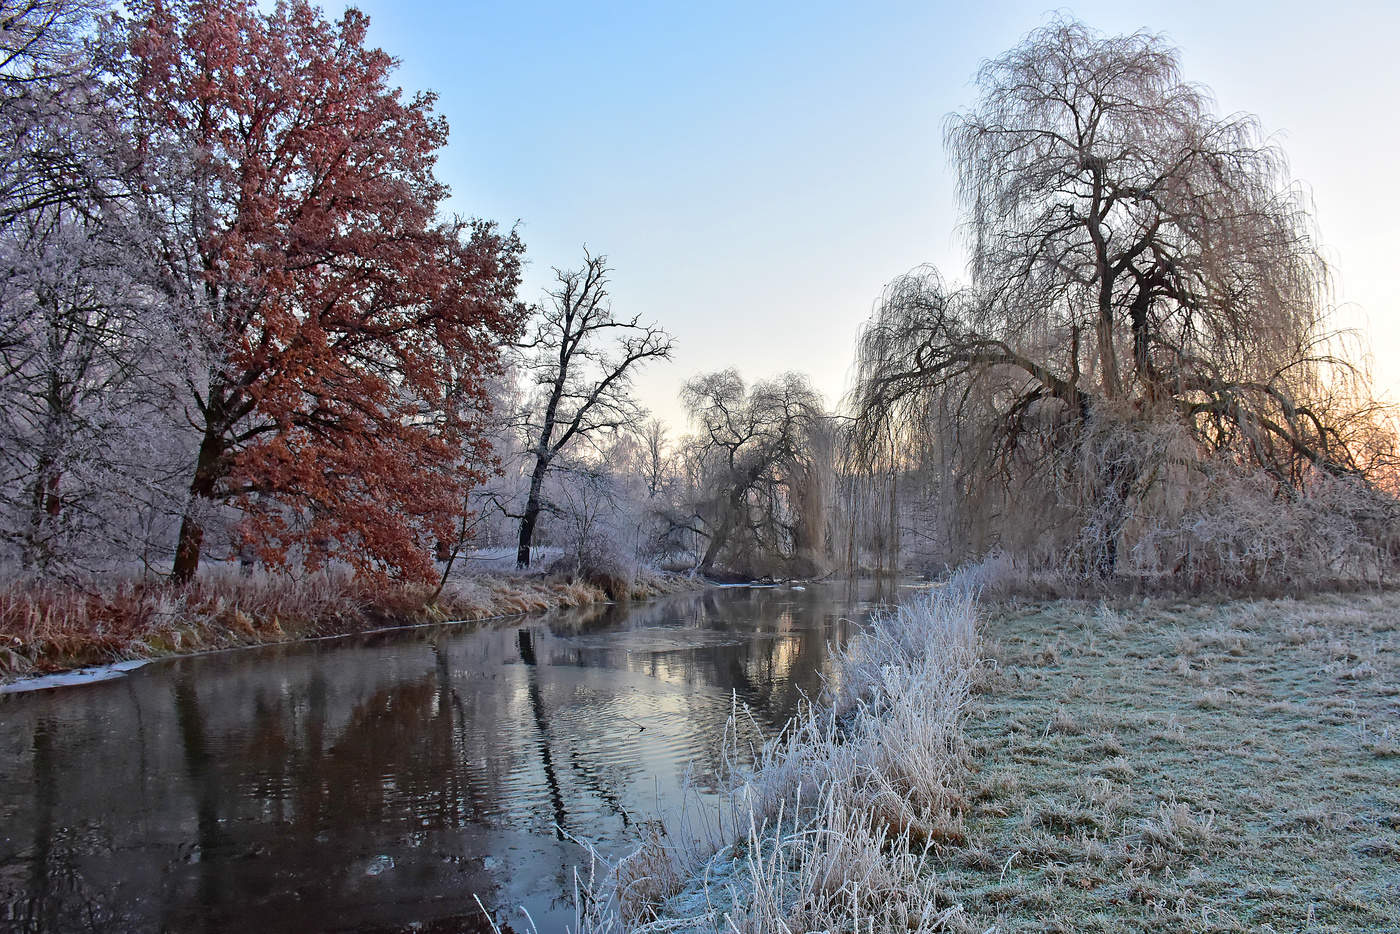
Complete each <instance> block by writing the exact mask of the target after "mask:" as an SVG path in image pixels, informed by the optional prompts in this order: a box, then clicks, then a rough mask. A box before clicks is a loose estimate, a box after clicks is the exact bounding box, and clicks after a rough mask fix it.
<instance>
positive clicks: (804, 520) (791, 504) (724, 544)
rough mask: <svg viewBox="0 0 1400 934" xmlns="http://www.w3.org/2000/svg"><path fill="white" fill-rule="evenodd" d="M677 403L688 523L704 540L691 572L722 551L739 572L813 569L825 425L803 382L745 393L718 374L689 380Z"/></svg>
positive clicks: (796, 378)
mask: <svg viewBox="0 0 1400 934" xmlns="http://www.w3.org/2000/svg"><path fill="white" fill-rule="evenodd" d="M681 401H682V403H684V405H685V407H686V409H687V410H688V411H689V412H690V417H691V422H692V424H693V425H694V427H695V430H696V433H695V436H694V437H693V438H691V439H690V442H689V446H690V450H691V453H692V456H693V457H694V458H695V459H696V464H695V472H696V473H697V474H698V480H699V484H700V495H699V499H698V501H697V502H696V503H694V504H693V506H694V518H695V520H696V521H697V522H698V523H699V525H700V528H699V529H698V531H700V532H701V534H702V535H703V536H704V537H705V538H706V539H707V545H706V548H705V551H704V554H703V556H702V557H701V560H700V567H701V568H702V569H704V570H709V569H710V568H712V567H713V566H714V564H715V562H716V560H717V559H719V558H720V556H721V555H722V554H723V552H724V551H725V549H726V548H729V547H731V546H734V547H736V548H737V549H738V552H740V553H741V555H742V558H743V561H744V562H746V563H751V562H753V561H755V560H758V559H761V558H764V557H767V558H770V559H771V558H774V557H782V558H791V557H799V556H801V557H803V558H805V559H807V560H819V559H820V554H821V552H822V551H823V550H824V549H823V547H822V545H821V542H820V537H821V534H822V533H821V529H822V527H823V526H822V524H823V523H824V521H825V516H824V506H823V504H822V503H821V487H822V484H821V473H822V471H823V470H824V469H825V467H826V465H825V464H823V463H822V458H821V457H820V454H821V453H822V445H821V443H820V442H821V439H822V435H823V430H824V427H825V418H824V416H823V412H822V405H821V398H820V396H819V395H818V394H817V392H816V391H815V390H814V389H813V388H812V387H811V384H810V383H808V381H807V379H806V377H804V376H801V375H799V374H796V373H784V374H782V375H781V376H779V377H777V378H775V379H773V380H770V381H767V382H760V383H756V384H755V385H754V386H753V387H752V388H750V387H747V386H745V385H744V381H743V379H741V378H740V376H739V374H738V373H737V372H736V371H734V370H732V369H730V370H721V371H719V372H717V373H706V374H701V375H699V376H697V377H695V378H693V379H691V380H689V381H688V382H687V383H686V384H685V387H684V388H683V389H682V390H681ZM745 569H746V570H750V571H752V570H754V568H752V567H746V568H745Z"/></svg>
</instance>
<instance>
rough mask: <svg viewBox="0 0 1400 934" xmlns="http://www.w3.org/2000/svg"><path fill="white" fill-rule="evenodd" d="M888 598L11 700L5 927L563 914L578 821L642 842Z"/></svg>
mask: <svg viewBox="0 0 1400 934" xmlns="http://www.w3.org/2000/svg"><path fill="white" fill-rule="evenodd" d="M870 596H871V595H870V594H869V593H865V594H860V593H856V594H847V593H845V592H843V591H842V590H840V589H839V588H836V587H826V588H811V589H809V590H807V591H794V590H785V589H773V590H724V591H711V592H707V593H704V594H699V595H690V596H683V597H678V598H672V599H669V600H665V601H659V602H656V603H651V604H646V605H642V606H639V607H635V608H630V609H629V608H625V607H614V606H607V607H598V608H593V609H591V610H587V611H580V612H574V613H568V614H556V615H552V616H546V617H539V618H535V619H531V620H528V621H525V622H523V623H522V622H519V621H517V622H515V623H513V624H510V625H503V626H499V627H496V628H487V629H476V630H472V629H470V628H468V627H462V626H456V627H454V626H439V627H427V628H422V629H415V630H409V631H403V632H396V633H376V634H370V635H366V636H362V637H357V638H350V639H341V640H332V641H324V642H316V643H309V644H303V645H299V646H282V647H272V648H268V649H259V650H253V651H245V652H232V653H224V654H218V655H207V656H201V657H196V658H188V659H178V660H172V661H170V662H166V663H162V664H157V665H151V666H148V667H147V668H144V669H141V670H140V671H138V672H135V673H133V674H132V675H131V676H130V677H128V678H125V679H122V680H118V681H111V682H104V683H101V684H95V685H92V686H89V687H86V688H82V689H69V690H65V691H55V692H47V693H44V694H31V695H8V696H5V697H3V698H0V719H2V720H3V723H4V730H3V731H2V733H0V927H3V928H5V929H13V930H17V931H55V930H65V931H67V930H73V931H82V930H123V931H125V930H151V931H155V930H178V931H223V930H247V929H252V930H264V931H306V930H347V931H360V932H369V931H399V930H409V929H412V930H441V931H447V930H474V929H478V928H479V927H480V925H481V923H482V921H483V919H482V918H481V917H480V916H479V915H480V912H479V910H478V909H476V907H475V902H474V900H473V895H479V896H480V897H481V898H482V900H483V901H484V902H486V903H487V904H488V905H490V906H514V905H519V904H523V905H525V906H526V907H527V908H528V909H529V911H530V913H531V915H532V916H533V917H534V918H535V920H536V922H537V923H538V924H539V927H540V930H542V931H543V930H553V929H558V928H560V927H562V925H563V923H564V922H566V921H567V920H569V919H570V918H571V915H572V909H571V906H570V905H569V903H568V902H567V901H566V898H565V893H567V892H569V891H571V870H572V867H573V866H574V865H576V864H578V863H579V861H580V858H581V855H582V854H581V852H580V850H579V848H578V847H577V846H576V845H575V844H574V843H572V842H571V841H569V840H568V839H567V838H566V834H574V835H577V836H579V837H583V838H586V839H589V840H592V841H595V842H596V843H597V844H599V846H600V848H601V849H603V850H605V851H609V850H611V851H614V852H615V851H617V850H620V849H622V848H625V847H626V846H628V845H629V844H630V842H631V841H632V840H633V839H634V838H635V834H636V833H637V832H638V826H639V825H640V824H641V823H642V822H644V821H647V820H651V819H655V818H656V817H658V816H665V815H667V814H668V813H670V812H673V811H674V809H675V808H677V807H678V805H679V789H680V786H681V782H682V779H683V776H684V775H685V773H686V771H687V768H688V766H691V765H693V766H694V767H695V769H696V770H697V774H699V775H702V776H703V775H705V774H713V772H714V771H716V769H717V766H718V763H717V762H716V761H715V753H716V750H717V749H718V743H719V739H720V736H721V733H722V731H723V727H724V719H725V716H726V715H727V713H728V711H729V707H730V692H731V691H733V692H735V693H736V694H737V696H738V698H739V699H740V700H741V701H743V702H745V703H747V704H748V705H749V706H750V707H751V708H752V709H753V711H754V712H755V715H756V717H757V719H758V720H759V721H760V722H761V723H764V724H766V725H768V726H769V727H776V726H777V725H779V724H781V723H782V722H783V721H784V720H785V719H786V718H787V717H788V716H789V715H790V714H791V713H792V712H793V710H795V709H796V706H797V704H798V703H799V701H800V700H801V698H802V697H803V696H804V695H805V694H811V693H813V692H815V691H816V690H817V688H818V685H819V680H820V675H821V673H822V672H823V671H824V670H825V668H826V666H827V665H828V663H829V646H831V645H839V644H843V643H845V642H846V641H847V640H848V639H850V638H851V637H852V636H853V635H854V634H855V633H856V632H857V631H858V626H859V622H858V621H859V619H860V617H861V614H863V613H864V612H865V611H866V610H867V609H868V608H869V605H870V602H869V597H870ZM862 598H864V599H862ZM853 620H854V622H853ZM516 917H518V916H516Z"/></svg>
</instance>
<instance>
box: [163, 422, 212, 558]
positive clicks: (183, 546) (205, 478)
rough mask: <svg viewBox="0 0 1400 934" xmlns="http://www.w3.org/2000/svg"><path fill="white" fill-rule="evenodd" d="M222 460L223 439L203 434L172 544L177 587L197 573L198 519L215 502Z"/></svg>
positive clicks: (200, 539) (200, 535)
mask: <svg viewBox="0 0 1400 934" xmlns="http://www.w3.org/2000/svg"><path fill="white" fill-rule="evenodd" d="M222 460H223V440H222V439H221V438H220V437H219V435H218V434H217V433H215V432H213V431H206V432H205V433H204V440H203V441H201V442H200V445H199V457H198V459H197V460H196V461H195V468H194V479H193V480H191V481H190V499H189V504H188V505H187V506H186V507H185V515H184V516H183V517H182V518H181V520H180V537H179V538H178V539H177V540H176V544H175V566H174V567H173V568H172V569H171V571H170V579H171V580H172V581H174V582H175V583H176V584H181V585H184V584H188V583H189V582H190V581H192V580H194V576H195V574H196V573H197V572H198V571H199V555H200V549H201V548H202V547H203V545H204V524H203V520H201V519H200V517H199V512H200V509H201V507H202V506H203V505H204V504H205V503H208V502H211V501H212V500H213V499H214V489H215V487H216V486H217V485H218V482H219V472H220V467H221V463H222Z"/></svg>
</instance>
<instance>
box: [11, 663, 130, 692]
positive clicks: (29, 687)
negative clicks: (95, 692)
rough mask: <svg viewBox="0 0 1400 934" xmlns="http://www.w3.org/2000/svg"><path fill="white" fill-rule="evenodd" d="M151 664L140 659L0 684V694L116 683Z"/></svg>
mask: <svg viewBox="0 0 1400 934" xmlns="http://www.w3.org/2000/svg"><path fill="white" fill-rule="evenodd" d="M149 662H150V659H145V658H138V659H132V660H131V661H125V662H115V663H113V664H111V665H99V666H97V667H96V668H78V669H75V670H73V671H61V672H59V673H58V674H54V675H40V676H39V677H37V678H25V679H23V680H21V681H13V682H11V683H9V684H0V694H24V693H27V692H29V691H47V690H49V689H51V688H71V687H80V686H82V685H85V684H97V683H98V682H99V681H115V680H116V679H117V678H125V677H126V675H127V672H130V671H135V670H136V669H137V668H140V667H141V666H142V665H145V664H148V663H149Z"/></svg>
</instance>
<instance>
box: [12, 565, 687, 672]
mask: <svg viewBox="0 0 1400 934" xmlns="http://www.w3.org/2000/svg"><path fill="white" fill-rule="evenodd" d="M698 586H701V582H698V581H695V580H692V579H690V578H687V577H684V576H681V575H676V574H664V573H645V574H642V575H639V576H638V577H637V578H636V579H635V580H634V581H633V583H632V585H631V596H632V597H633V598H634V599H645V598H648V597H653V596H659V595H661V594H665V593H675V592H679V591H682V590H689V589H693V588H695V587H698ZM433 590H434V589H433V588H431V587H422V586H415V585H388V586H384V585H372V584H367V583H364V582H361V581H357V580H354V579H352V578H349V577H345V576H341V575H335V574H317V575H312V576H310V577H308V578H305V579H302V580H291V579H289V578H286V577H273V576H266V575H259V576H256V577H251V578H245V577H240V576H236V575H221V576H210V577H207V578H203V579H201V580H200V581H198V582H197V583H195V584H194V585H192V586H190V587H188V588H183V589H177V588H172V587H169V586H166V585H164V584H159V583H153V584H140V583H129V582H116V583H109V584H103V585H99V584H92V585H87V586H81V585H74V584H61V583H15V584H10V585H8V586H6V587H4V588H3V589H0V680H14V679H17V678H21V677H25V676H28V675H35V674H47V673H50V672H55V671H64V670H68V669H73V668H82V667H88V666H93V665H103V664H109V663H111V662H116V661H122V660H126V659H137V658H153V657H158V656H163V655H175V654H182V653H188V652H198V651H207V650H210V649H222V648H232V647H235V646H243V645H259V644H264V643H271V642H288V641H293V640H297V639H309V638H317V637H321V636H333V635H342V634H346V633H354V632H363V631H365V630H369V629H378V628H382V627H386V626H406V625H414V624H419V623H433V622H444V621H447V620H480V619H488V618H493V617H500V616H510V615H516V614H521V613H530V612H536V611H540V610H549V609H555V608H566V607H576V606H583V605H585V604H589V603H598V602H601V601H605V600H607V599H608V596H607V594H606V593H605V592H604V590H603V589H602V588H601V587H599V586H596V585H594V584H590V583H586V582H581V581H574V580H569V579H566V578H556V577H542V576H539V575H516V574H505V573H482V574H477V575H474V576H471V577H466V578H461V579H454V580H453V581H452V582H450V583H449V584H448V585H447V586H446V587H445V588H444V589H443V591H442V593H440V594H436V595H435V594H434V592H433Z"/></svg>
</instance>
